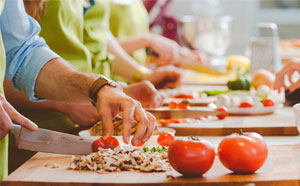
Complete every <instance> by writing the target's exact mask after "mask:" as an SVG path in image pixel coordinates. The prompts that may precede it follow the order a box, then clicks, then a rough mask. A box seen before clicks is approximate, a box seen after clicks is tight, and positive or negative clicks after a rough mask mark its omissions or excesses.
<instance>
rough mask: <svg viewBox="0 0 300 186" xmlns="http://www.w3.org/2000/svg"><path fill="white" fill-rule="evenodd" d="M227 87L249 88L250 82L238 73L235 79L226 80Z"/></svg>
mask: <svg viewBox="0 0 300 186" xmlns="http://www.w3.org/2000/svg"><path fill="white" fill-rule="evenodd" d="M227 87H228V88H229V89H230V90H250V87H251V84H250V81H249V80H248V79H247V78H246V77H245V76H242V75H240V74H239V73H238V75H237V79H236V80H233V81H228V82H227Z"/></svg>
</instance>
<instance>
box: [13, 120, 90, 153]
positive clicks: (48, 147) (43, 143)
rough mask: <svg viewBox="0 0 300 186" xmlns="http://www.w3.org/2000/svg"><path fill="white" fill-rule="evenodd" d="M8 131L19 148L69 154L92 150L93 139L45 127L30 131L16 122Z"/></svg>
mask: <svg viewBox="0 0 300 186" xmlns="http://www.w3.org/2000/svg"><path fill="white" fill-rule="evenodd" d="M10 132H11V134H13V135H14V136H15V138H16V146H17V147H18V148H19V149H25V150H31V151H38V152H47V153H56V154H71V155H84V154H90V153H92V152H93V150H92V143H93V140H91V139H87V138H82V137H79V136H75V135H71V134H65V133H62V132H55V131H51V130H46V129H37V130H36V131H30V130H28V129H26V128H24V127H22V126H20V125H16V124H13V127H12V129H11V131H10Z"/></svg>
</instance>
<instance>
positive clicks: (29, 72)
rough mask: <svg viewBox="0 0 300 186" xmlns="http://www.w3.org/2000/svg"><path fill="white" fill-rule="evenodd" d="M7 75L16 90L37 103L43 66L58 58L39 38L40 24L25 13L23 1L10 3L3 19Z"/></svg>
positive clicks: (1, 18) (0, 24) (3, 14)
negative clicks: (38, 82) (38, 86)
mask: <svg viewBox="0 0 300 186" xmlns="http://www.w3.org/2000/svg"><path fill="white" fill-rule="evenodd" d="M0 28H1V33H2V37H3V43H4V48H5V51H6V73H5V77H6V78H8V79H9V80H10V81H11V82H12V84H13V86H14V87H15V89H16V90H21V91H23V92H25V94H26V95H27V97H28V98H29V99H30V100H32V101H35V100H37V98H36V97H35V93H34V87H35V82H36V79H37V76H38V74H39V72H40V71H41V69H42V68H43V66H44V65H45V64H46V63H47V62H48V61H49V60H51V59H54V58H57V57H58V55H57V54H55V53H54V52H53V51H51V50H50V49H49V47H48V46H47V44H46V42H45V40H44V39H43V38H41V37H39V33H40V30H41V28H40V26H39V24H38V23H37V22H36V21H35V20H34V19H33V18H31V17H30V16H28V15H27V14H26V12H25V8H24V4H23V0H6V2H5V5H4V10H3V12H2V14H1V16H0Z"/></svg>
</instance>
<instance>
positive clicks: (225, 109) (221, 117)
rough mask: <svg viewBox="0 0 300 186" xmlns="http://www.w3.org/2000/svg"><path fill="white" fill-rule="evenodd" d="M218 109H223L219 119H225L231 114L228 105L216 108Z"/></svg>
mask: <svg viewBox="0 0 300 186" xmlns="http://www.w3.org/2000/svg"><path fill="white" fill-rule="evenodd" d="M216 111H223V113H222V114H218V115H217V117H218V119H220V120H222V119H225V118H226V117H227V116H228V115H229V112H228V109H227V108H226V107H219V108H217V109H216Z"/></svg>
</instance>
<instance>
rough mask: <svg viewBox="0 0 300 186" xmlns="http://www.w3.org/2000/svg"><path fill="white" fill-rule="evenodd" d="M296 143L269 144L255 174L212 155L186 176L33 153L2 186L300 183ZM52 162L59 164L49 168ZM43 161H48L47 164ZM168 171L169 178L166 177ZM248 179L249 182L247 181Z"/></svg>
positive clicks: (277, 185)
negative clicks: (112, 168)
mask: <svg viewBox="0 0 300 186" xmlns="http://www.w3.org/2000/svg"><path fill="white" fill-rule="evenodd" d="M299 157H300V145H283V146H271V147H269V156H268V159H267V161H266V163H265V164H264V166H263V167H262V168H261V169H259V170H258V171H257V172H256V173H255V174H250V175H238V174H233V173H232V172H231V171H229V170H227V169H226V168H224V167H223V166H222V164H221V163H220V161H219V159H218V158H217V157H216V159H215V162H214V164H213V166H212V168H211V169H210V170H209V171H208V172H207V173H206V174H204V176H203V177H198V178H187V177H183V176H181V175H180V174H179V173H177V172H175V171H174V170H171V171H169V172H166V173H140V172H118V173H107V174H98V173H96V172H91V171H74V170H67V167H68V165H69V162H70V156H66V155H56V154H46V153H37V154H36V155H35V156H34V157H33V158H31V159H30V160H28V161H27V162H26V163H25V164H23V165H22V166H21V167H20V168H18V169H17V170H16V171H15V172H13V173H12V174H11V175H9V176H8V177H7V178H6V179H5V180H4V182H3V183H1V184H2V185H3V186H16V185H25V186H36V185H47V186H51V185H61V186H79V185H81V186H92V185H93V186H95V185H98V184H99V185H100V184H104V185H112V184H114V185H144V184H147V185H155V186H158V185H184V186H185V185H199V184H201V185H209V186H216V185H218V186H254V185H255V186H261V185H263V186H269V185H270V186H292V185H293V186H294V185H300V158H299ZM54 163H56V164H57V165H58V166H59V167H58V168H52V167H51V165H53V164H54ZM46 165H50V166H47V167H46ZM168 175H170V177H172V178H167V176H168ZM250 183H251V184H250Z"/></svg>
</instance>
